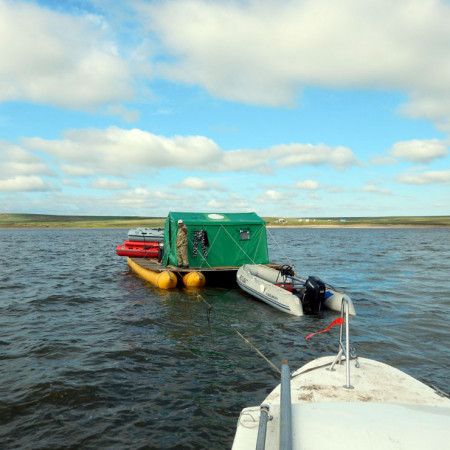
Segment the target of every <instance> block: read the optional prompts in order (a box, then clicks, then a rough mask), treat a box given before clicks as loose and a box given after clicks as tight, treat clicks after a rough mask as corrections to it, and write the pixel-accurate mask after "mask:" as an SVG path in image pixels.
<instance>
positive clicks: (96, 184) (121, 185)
mask: <svg viewBox="0 0 450 450" xmlns="http://www.w3.org/2000/svg"><path fill="white" fill-rule="evenodd" d="M89 186H90V187H91V188H94V189H105V190H110V191H116V190H123V189H128V188H129V187H130V185H129V184H128V183H125V182H124V181H121V180H111V179H109V178H96V179H95V180H92V181H91V182H90V183H89Z"/></svg>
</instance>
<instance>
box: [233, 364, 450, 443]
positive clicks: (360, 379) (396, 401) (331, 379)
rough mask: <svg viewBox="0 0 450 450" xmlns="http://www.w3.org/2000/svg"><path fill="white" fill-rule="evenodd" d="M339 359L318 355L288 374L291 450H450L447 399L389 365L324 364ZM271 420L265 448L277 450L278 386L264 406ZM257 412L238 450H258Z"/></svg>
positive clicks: (248, 411) (246, 416)
mask: <svg viewBox="0 0 450 450" xmlns="http://www.w3.org/2000/svg"><path fill="white" fill-rule="evenodd" d="M334 359H335V357H334V356H332V357H323V358H318V359H316V360H314V361H312V362H310V363H308V364H306V365H305V366H303V367H302V368H300V369H298V370H297V371H296V372H294V374H293V375H292V376H291V385H290V392H291V402H292V406H291V411H292V448H293V449H311V450H313V449H321V450H322V449H326V448H333V449H334V450H339V449H353V448H355V449H356V448H357V449H405V450H406V449H408V450H411V449H420V450H423V449H432V448H436V449H438V448H448V445H449V440H450V432H449V431H448V424H449V423H450V400H449V399H447V398H445V397H443V396H441V395H439V394H438V393H437V392H435V391H434V390H433V389H431V388H430V387H428V386H426V385H425V384H423V383H421V382H420V381H418V380H416V379H414V378H412V377H411V376H409V375H407V374H405V373H404V372H401V371H400V370H397V369H395V368H393V367H391V366H388V365H386V364H383V363H380V362H377V361H373V360H370V359H366V358H358V362H359V368H355V367H354V366H355V362H354V361H352V362H351V366H352V369H351V374H352V378H351V386H352V387H353V388H352V389H349V388H346V387H345V386H346V366H345V364H341V365H339V364H337V365H336V366H335V369H336V370H335V371H330V370H327V367H329V366H330V364H331V363H332V362H333V360H334ZM263 404H266V405H268V406H269V407H270V412H269V414H270V415H271V416H272V417H273V419H272V420H269V421H268V425H267V432H266V439H265V449H267V450H269V449H279V448H280V447H279V429H280V422H279V417H280V385H279V386H278V387H276V388H275V389H274V390H273V391H272V392H271V393H270V394H269V395H268V396H267V398H266V399H265V400H264V401H263ZM259 418H260V407H259V406H256V407H251V408H245V409H244V410H243V411H242V412H241V415H240V417H239V420H238V425H237V431H236V435H235V439H234V443H233V447H232V448H233V450H247V449H250V448H255V445H256V442H257V436H258V426H259Z"/></svg>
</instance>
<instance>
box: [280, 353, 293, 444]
mask: <svg viewBox="0 0 450 450" xmlns="http://www.w3.org/2000/svg"><path fill="white" fill-rule="evenodd" d="M280 449H283V450H292V408H291V374H290V370H289V362H288V360H287V359H283V361H281V395H280Z"/></svg>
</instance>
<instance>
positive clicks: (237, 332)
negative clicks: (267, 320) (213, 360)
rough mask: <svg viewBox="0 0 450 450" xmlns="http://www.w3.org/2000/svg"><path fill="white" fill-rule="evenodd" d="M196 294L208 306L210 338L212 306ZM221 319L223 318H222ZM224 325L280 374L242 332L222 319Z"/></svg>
mask: <svg viewBox="0 0 450 450" xmlns="http://www.w3.org/2000/svg"><path fill="white" fill-rule="evenodd" d="M196 296H197V297H198V298H199V299H200V300H201V301H203V302H205V303H206V305H207V306H208V313H207V314H208V325H209V332H210V334H211V339H212V333H211V324H210V317H211V311H212V306H211V305H210V304H209V303H208V302H207V301H206V300H205V299H204V298H203V297H202V296H201V295H200V294H198V293H196ZM222 320H223V319H222ZM224 322H225V324H226V325H228V326H229V327H230V328H231V329H232V330H233V331H234V332H235V333H236V334H237V335H238V336H239V337H240V338H241V339H243V340H244V342H245V343H247V344H248V345H249V346H250V347H251V348H252V349H253V350H255V352H256V353H257V354H258V355H259V356H261V358H263V359H264V360H265V361H266V362H267V363H268V364H269V365H270V366H271V367H272V369H274V370H275V371H277V372H278V373H279V374H280V375H281V371H280V369H279V368H278V367H277V366H276V365H275V364H274V363H273V362H272V361H270V359H269V358H267V357H266V356H265V355H264V354H263V353H262V352H261V351H260V350H258V349H257V348H256V347H255V345H254V344H252V343H251V342H250V341H249V340H248V339H247V338H246V337H245V336H243V335H242V333H241V332H240V331H239V330H237V329H236V328H235V327H234V326H233V325H231V324H230V323H227V322H226V321H224ZM213 344H214V340H213Z"/></svg>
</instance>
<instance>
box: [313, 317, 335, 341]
mask: <svg viewBox="0 0 450 450" xmlns="http://www.w3.org/2000/svg"><path fill="white" fill-rule="evenodd" d="M343 323H344V318H343V317H339V319H336V320H333V322H331V323H330V325H328V326H327V327H326V328H325V329H324V330H322V331H316V332H315V333H311V334H308V336H306V337H305V339H309V338H310V337H311V336H314V335H315V334H319V333H325V331H328V330H329V329H330V328H331V327H334V326H335V325H342V324H343Z"/></svg>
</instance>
